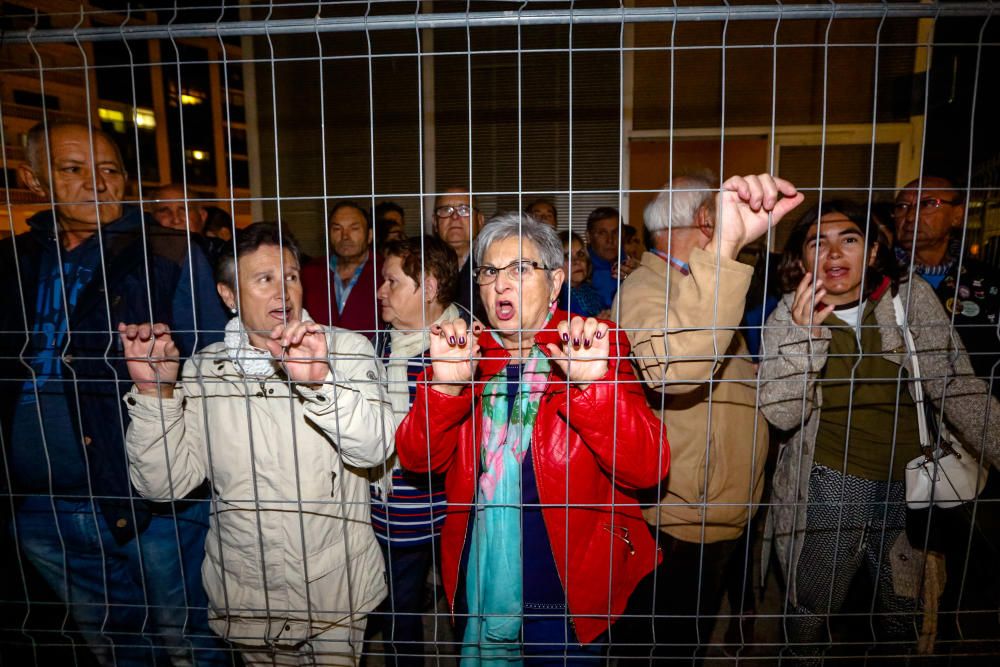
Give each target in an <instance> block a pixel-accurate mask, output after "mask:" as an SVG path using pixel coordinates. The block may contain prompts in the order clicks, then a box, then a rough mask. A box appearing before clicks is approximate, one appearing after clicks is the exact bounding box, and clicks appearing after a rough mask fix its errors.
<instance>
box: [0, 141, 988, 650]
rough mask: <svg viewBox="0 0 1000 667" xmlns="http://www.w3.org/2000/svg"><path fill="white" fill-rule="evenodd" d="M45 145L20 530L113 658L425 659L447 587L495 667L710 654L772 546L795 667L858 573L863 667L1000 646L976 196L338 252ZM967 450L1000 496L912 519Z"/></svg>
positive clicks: (676, 208)
mask: <svg viewBox="0 0 1000 667" xmlns="http://www.w3.org/2000/svg"><path fill="white" fill-rule="evenodd" d="M46 133H47V135H46ZM46 148H47V150H48V154H46ZM27 155H28V161H27V162H26V163H25V164H23V165H21V167H20V168H19V177H20V178H21V180H22V181H23V182H24V184H25V185H26V186H27V187H28V188H30V189H31V190H32V192H34V193H35V194H37V195H39V196H42V197H44V198H45V199H46V200H48V201H51V202H52V203H53V206H52V207H51V209H50V210H47V211H44V212H42V213H39V214H37V215H35V216H34V217H32V218H31V220H30V221H29V227H30V229H29V231H27V232H26V233H24V234H21V235H18V236H16V237H13V238H11V239H8V240H6V241H4V242H3V244H2V245H0V267H2V268H0V271H2V273H3V277H4V279H5V280H6V284H8V286H16V288H10V289H8V290H5V292H4V294H3V297H2V298H3V307H2V308H0V318H2V319H3V321H2V322H0V346H2V350H0V364H2V369H0V378H2V380H0V387H2V396H0V420H2V443H3V454H4V457H3V461H4V465H5V471H4V472H5V475H4V477H3V479H4V491H5V494H6V495H7V496H8V497H9V498H10V499H11V502H10V503H9V504H10V507H11V508H12V509H11V512H10V516H9V530H10V533H9V534H10V535H11V536H12V538H13V544H14V545H15V546H16V548H17V550H18V551H19V553H20V555H21V558H22V559H23V561H24V563H26V564H29V565H30V567H32V568H34V570H36V571H37V573H38V574H39V575H40V577H41V578H42V580H43V581H44V582H45V583H46V584H47V585H48V586H49V587H50V588H51V589H52V591H53V592H54V594H55V595H56V596H57V598H58V599H59V600H60V601H61V602H62V603H64V604H65V605H66V608H67V610H68V614H69V616H70V617H71V618H72V621H73V623H74V624H75V632H77V633H78V636H79V637H80V638H82V640H83V642H85V645H86V646H87V648H88V649H89V650H90V652H91V653H92V655H93V657H94V658H95V659H96V661H97V662H98V663H99V664H101V665H147V664H154V662H156V661H157V660H162V661H169V663H170V664H172V665H176V666H180V665H192V664H196V665H224V664H225V665H228V664H233V661H234V660H236V658H237V656H238V657H239V659H240V660H242V662H243V664H246V665H305V664H309V665H312V664H317V665H356V664H358V662H359V661H361V660H362V659H363V658H364V657H365V656H366V654H368V653H370V647H371V646H372V645H373V644H372V642H374V641H376V640H377V641H380V642H381V643H382V648H383V650H382V655H383V657H384V660H385V663H386V664H388V665H392V666H397V665H398V666H406V667H409V666H415V665H422V664H424V662H425V656H426V655H428V654H432V653H439V652H441V651H440V648H439V647H437V648H434V649H433V650H431V649H430V645H429V644H428V643H427V642H426V641H425V639H424V637H425V627H424V626H425V623H424V621H425V616H426V615H427V614H430V613H432V609H433V608H434V607H435V606H436V604H437V601H436V600H435V599H434V598H433V596H430V599H429V596H428V594H427V588H428V582H429V581H431V582H433V581H436V580H440V582H441V584H442V586H441V587H442V589H443V594H444V598H445V600H446V603H447V605H448V608H449V610H450V614H449V617H448V621H449V623H450V626H451V633H452V634H451V636H452V637H454V646H453V647H452V648H451V649H449V650H445V651H444V653H449V652H450V653H452V654H454V655H455V656H457V657H458V658H459V659H460V660H461V662H462V663H463V664H467V665H478V664H499V663H501V662H502V663H504V664H519V663H522V662H539V663H541V662H551V663H553V664H554V663H556V662H558V663H563V664H574V665H576V664H598V663H599V662H601V661H604V660H607V659H610V658H616V659H619V660H646V661H657V662H658V661H661V660H671V659H673V660H677V659H684V658H687V659H691V660H700V659H701V658H703V657H704V656H705V651H706V648H707V646H708V645H709V643H710V637H711V636H712V633H713V626H714V624H715V622H716V620H717V618H718V616H719V612H720V609H721V607H722V604H723V601H724V598H725V596H726V595H727V593H728V596H729V604H730V609H731V610H732V612H733V614H735V615H736V616H738V617H747V618H752V617H753V615H754V613H755V607H754V600H755V594H754V590H753V589H754V583H755V580H756V578H757V577H756V574H755V573H754V572H752V571H751V568H750V563H752V562H754V560H755V557H754V554H760V555H759V562H760V564H761V566H762V571H763V572H762V574H763V575H764V576H765V577H766V573H767V568H768V566H769V564H770V563H771V560H772V554H773V557H774V560H775V561H776V562H777V564H778V566H779V570H778V571H779V573H780V576H779V579H780V580H781V583H782V590H783V595H784V599H785V603H784V607H783V610H782V613H783V615H784V619H785V620H784V637H783V640H784V644H785V646H784V648H783V649H782V655H783V657H785V658H787V659H788V660H790V661H794V663H795V664H803V665H806V664H819V662H820V661H821V660H822V659H823V657H824V655H826V654H827V652H828V651H829V650H830V648H831V645H832V644H833V643H835V640H836V637H835V632H834V631H833V630H832V619H834V618H836V616H837V615H838V614H839V613H840V612H842V611H845V609H847V608H848V607H849V606H850V604H851V603H850V599H849V592H850V590H851V589H852V587H853V586H856V585H858V581H859V580H860V579H862V578H867V581H868V582H869V587H870V588H871V590H872V593H871V596H870V601H869V602H867V603H866V605H865V606H864V608H863V609H859V610H856V611H859V612H861V613H864V614H867V615H868V617H869V618H870V620H871V623H870V632H868V633H867V634H864V636H853V637H851V638H850V641H852V642H855V645H856V646H857V645H860V646H862V647H863V649H857V650H864V651H870V650H876V651H879V650H884V651H886V653H887V655H890V656H906V655H911V654H917V653H932V652H934V651H935V650H939V651H945V652H947V651H948V650H950V647H952V646H959V647H961V651H962V652H968V651H970V650H971V649H970V648H969V647H970V646H972V644H970V643H969V642H970V641H971V640H973V639H976V640H984V641H988V640H990V639H993V640H995V639H996V638H997V636H998V635H997V630H998V628H1000V623H998V619H997V613H998V610H1000V575H998V574H997V573H996V571H995V568H994V567H992V564H993V562H994V561H995V559H996V558H997V556H1000V551H998V550H997V547H996V546H995V540H996V537H995V536H996V534H997V533H996V532H995V528H997V527H998V523H1000V522H998V517H1000V507H997V506H995V504H994V503H993V502H989V501H991V500H992V499H993V498H996V497H1000V495H998V494H997V490H996V488H995V485H994V482H995V478H996V475H995V474H994V473H991V472H990V471H989V469H990V467H991V466H995V465H998V464H1000V405H998V403H997V395H998V383H997V382H995V381H993V377H994V375H995V369H996V368H997V364H998V362H1000V345H998V339H997V319H996V318H997V315H998V314H1000V295H998V287H1000V280H998V279H997V278H996V275H995V272H991V271H990V270H988V269H987V268H986V267H984V266H982V265H980V264H979V263H978V262H976V261H975V260H974V259H972V258H970V257H967V256H964V255H963V254H962V245H961V243H960V241H959V240H958V237H956V234H955V233H956V231H960V230H961V228H962V225H963V223H964V220H965V199H964V195H963V192H962V190H960V189H958V188H956V187H955V185H954V184H953V183H952V182H950V181H948V180H946V179H944V178H941V177H938V176H934V177H931V176H928V177H923V178H921V179H918V180H916V181H914V182H912V183H909V184H907V185H906V186H905V187H903V188H902V189H901V190H900V191H899V193H898V194H897V196H896V199H895V202H894V204H893V206H892V208H891V209H890V212H889V215H887V216H886V215H876V214H874V213H873V211H872V210H871V207H868V206H866V205H865V204H859V203H856V202H851V201H846V200H836V201H823V202H822V203H821V204H820V205H818V206H815V207H813V208H812V209H810V210H808V211H805V212H801V211H799V210H798V208H799V206H800V204H801V203H802V201H803V199H804V198H803V195H802V194H801V193H800V192H798V191H797V190H796V187H795V185H793V184H792V183H790V182H788V181H786V180H783V179H781V178H778V177H776V176H772V175H769V174H759V175H748V176H733V177H731V178H728V179H727V180H725V181H724V182H722V183H721V184H718V183H716V182H715V181H714V178H713V176H712V175H710V174H704V173H698V172H692V173H691V174H688V175H683V176H677V177H676V178H674V179H673V180H672V181H671V182H669V183H667V184H666V185H665V187H664V189H663V191H662V192H661V193H660V194H659V195H658V196H657V197H656V198H655V199H654V200H653V201H652V202H651V203H650V204H649V205H648V206H647V207H646V209H645V212H644V216H643V223H644V225H643V226H644V230H643V232H644V233H639V232H638V231H637V230H636V228H635V227H632V226H630V225H627V224H623V221H622V217H621V215H620V214H619V212H618V211H617V210H616V209H614V208H611V207H599V208H597V209H595V210H594V211H593V212H592V213H591V214H590V215H589V216H588V219H587V223H586V230H585V231H586V234H585V235H583V234H580V233H577V232H572V231H564V232H562V233H559V232H558V231H557V228H558V224H559V223H558V212H557V210H556V207H555V205H554V203H553V202H552V201H550V200H545V199H540V200H537V201H534V202H531V203H530V204H529V205H528V206H527V207H526V209H525V210H524V211H523V212H521V211H515V212H500V213H497V214H495V215H493V216H490V217H487V216H486V214H485V213H484V212H483V211H482V209H481V208H480V204H479V202H478V201H477V198H476V197H475V196H474V195H473V193H471V192H470V191H469V188H468V187H467V186H457V187H453V188H446V189H444V190H443V191H442V192H441V193H440V194H438V195H437V196H436V199H435V201H434V203H433V209H432V215H433V218H432V223H433V225H432V233H430V234H427V235H416V236H408V235H407V232H406V229H407V227H406V220H405V212H404V210H403V208H401V207H400V206H399V205H397V204H395V203H393V202H382V203H380V204H379V205H378V206H376V207H375V209H374V210H373V211H371V212H370V211H369V210H368V209H367V208H365V206H364V205H363V204H360V203H358V202H353V201H342V202H338V203H336V204H335V205H333V206H332V208H331V209H330V210H329V218H328V220H327V227H326V229H327V239H328V249H327V250H326V251H325V252H324V253H322V254H320V255H317V256H316V257H313V258H311V259H309V258H306V257H305V256H304V254H303V253H302V251H301V249H300V247H299V244H298V242H297V241H296V239H295V238H294V237H293V236H292V234H291V233H290V232H289V230H288V229H287V228H285V227H283V226H282V225H281V224H279V223H271V222H256V223H254V224H251V225H249V226H247V227H245V228H243V229H239V230H237V229H236V228H235V227H234V225H233V222H232V218H231V217H230V216H229V215H228V214H227V213H226V212H225V211H223V210H222V209H220V208H217V207H212V206H208V207H202V206H198V205H196V203H195V202H194V201H192V200H191V199H190V198H189V197H188V195H187V193H186V192H185V191H184V189H183V188H182V187H178V186H165V187H163V188H160V189H159V190H157V191H156V192H155V193H154V195H153V196H152V197H151V198H150V200H149V201H150V210H149V211H147V212H144V211H142V210H141V209H140V208H138V207H136V206H134V205H132V204H130V203H127V202H126V197H125V190H126V183H127V174H126V173H125V169H124V167H123V165H122V159H121V155H120V153H119V151H118V149H117V147H116V146H115V144H114V142H113V140H112V139H111V138H110V137H109V136H107V135H106V134H105V133H103V132H101V131H100V130H96V129H92V128H89V127H87V126H85V125H80V124H76V123H71V122H55V123H49V124H48V125H47V126H46V127H42V126H38V127H36V128H35V129H33V130H32V131H31V133H30V134H29V137H28V147H27ZM793 211H795V212H796V213H801V216H800V217H799V219H798V221H797V222H795V223H788V222H786V223H783V224H785V225H789V226H790V232H789V234H788V241H787V243H786V245H785V248H784V252H783V254H782V255H781V257H780V261H779V263H778V264H777V266H772V267H771V268H772V270H773V272H774V273H775V274H776V275H777V276H778V281H779V282H780V290H779V293H777V294H774V295H773V298H770V299H767V298H763V297H762V298H759V299H757V298H753V299H750V298H748V294H750V293H751V292H755V291H760V290H755V288H754V286H753V285H752V283H753V282H754V280H755V271H754V268H753V267H752V266H750V265H748V264H745V263H743V262H741V261H740V259H739V258H740V256H741V253H742V252H744V251H745V250H746V249H747V248H748V247H750V246H752V245H753V244H755V243H756V242H757V241H758V240H760V239H761V238H762V237H764V236H765V235H766V234H767V233H768V231H769V230H770V229H771V228H772V227H773V226H774V225H777V224H779V223H781V221H782V220H783V219H784V218H786V217H791V216H790V214H791V213H792V212H793ZM890 238H892V239H894V241H890ZM647 243H648V249H646V244H647ZM748 322H749V323H754V324H749V325H748ZM752 332H756V333H757V334H758V335H757V337H756V338H754V337H751V336H747V335H745V334H747V333H752ZM928 423H929V424H931V429H930V430H931V431H933V433H931V435H928V428H927V427H926V425H927V424H928ZM946 435H947V437H948V438H951V439H954V440H955V441H957V442H960V443H961V445H962V446H964V447H965V450H966V452H967V455H969V456H972V457H974V458H975V459H976V461H977V462H978V466H979V470H980V473H981V475H982V477H983V479H988V481H987V483H986V484H985V488H982V490H981V491H980V494H979V500H975V499H969V500H970V501H969V502H966V503H961V504H957V506H956V507H952V508H947V509H946V508H937V507H935V508H932V509H931V510H925V511H923V512H916V511H913V510H908V509H907V489H906V482H905V481H904V479H905V478H906V476H907V467H908V463H909V462H910V461H911V460H913V459H917V460H919V459H920V457H921V456H924V455H925V454H929V453H931V451H932V450H934V449H935V445H936V443H938V442H940V441H942V440H944V439H945V436H946ZM953 455H955V456H957V454H953ZM935 456H936V454H935ZM980 486H982V485H980ZM762 508H766V511H765V510H764V509H762ZM917 521H919V522H920V523H919V528H915V527H914V526H913V523H914V522H917ZM758 538H759V539H758ZM744 630H745V629H744V628H742V627H741V626H738V627H736V631H737V634H739V633H740V632H744ZM960 640H961V641H960ZM740 641H742V642H743V643H752V636H747V635H746V634H745V633H744V635H743V636H742V638H741V640H740ZM935 642H938V647H937V648H935ZM366 647H369V648H368V649H366ZM873 647H874V648H873ZM987 650H988V647H987ZM993 650H994V651H995V650H996V647H995V646H994V647H993Z"/></svg>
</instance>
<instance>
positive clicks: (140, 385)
mask: <svg viewBox="0 0 1000 667" xmlns="http://www.w3.org/2000/svg"><path fill="white" fill-rule="evenodd" d="M118 335H119V337H120V338H121V341H122V348H123V349H124V354H125V363H126V364H127V365H128V374H129V377H131V378H132V382H134V383H135V387H136V389H137V390H138V392H139V393H140V394H147V395H152V396H156V395H157V394H159V395H161V396H163V397H164V398H170V397H171V396H173V394H174V383H176V382H177V374H178V371H179V370H180V351H179V350H178V349H177V345H176V344H175V343H174V339H173V337H172V336H171V335H170V327H168V326H167V325H166V324H163V323H161V322H157V323H155V324H151V323H149V322H143V323H142V324H125V323H124V322H119V323H118Z"/></svg>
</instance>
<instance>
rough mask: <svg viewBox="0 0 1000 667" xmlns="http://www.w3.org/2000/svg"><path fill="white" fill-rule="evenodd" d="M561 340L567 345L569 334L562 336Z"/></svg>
mask: <svg viewBox="0 0 1000 667" xmlns="http://www.w3.org/2000/svg"><path fill="white" fill-rule="evenodd" d="M562 339H563V342H564V343H568V342H569V334H563V335H562Z"/></svg>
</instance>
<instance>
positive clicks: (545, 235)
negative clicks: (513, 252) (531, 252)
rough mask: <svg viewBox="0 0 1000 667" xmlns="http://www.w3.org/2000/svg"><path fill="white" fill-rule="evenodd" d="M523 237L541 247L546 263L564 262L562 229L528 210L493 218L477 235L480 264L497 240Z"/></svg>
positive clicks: (559, 265)
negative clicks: (561, 239)
mask: <svg viewBox="0 0 1000 667" xmlns="http://www.w3.org/2000/svg"><path fill="white" fill-rule="evenodd" d="M516 238H521V239H522V240H523V241H528V242H530V243H531V244H532V245H534V246H535V247H536V248H537V249H538V254H539V259H540V260H541V262H542V264H543V265H544V266H546V267H548V268H550V269H554V268H556V267H561V266H562V265H563V246H562V241H560V240H559V233H558V232H557V231H556V230H554V229H553V228H552V227H549V226H548V225H546V224H545V223H542V222H538V220H535V218H534V217H532V216H531V215H530V214H528V213H518V212H511V213H501V214H499V215H495V216H493V217H492V218H490V219H489V220H488V221H487V222H486V226H485V227H483V230H482V231H481V232H479V236H477V237H476V253H475V259H476V264H477V265H478V264H482V263H483V256H484V255H485V254H486V249H487V248H489V247H490V246H491V245H493V244H494V243H496V242H497V241H505V240H507V239H516Z"/></svg>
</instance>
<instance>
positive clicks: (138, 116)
mask: <svg viewBox="0 0 1000 667" xmlns="http://www.w3.org/2000/svg"><path fill="white" fill-rule="evenodd" d="M135 124H136V126H137V127H141V128H143V129H146V130H152V129H153V128H155V127H156V114H154V113H153V110H152V109H136V110H135Z"/></svg>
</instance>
